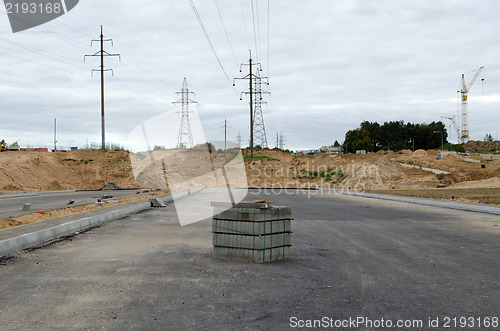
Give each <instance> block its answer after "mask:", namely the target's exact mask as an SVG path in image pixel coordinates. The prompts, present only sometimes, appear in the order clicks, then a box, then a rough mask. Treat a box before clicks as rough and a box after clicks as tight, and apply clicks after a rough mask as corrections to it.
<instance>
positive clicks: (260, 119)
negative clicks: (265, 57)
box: [253, 72, 270, 148]
mask: <svg viewBox="0 0 500 331" xmlns="http://www.w3.org/2000/svg"><path fill="white" fill-rule="evenodd" d="M256 76H257V77H258V78H257V79H255V81H254V82H255V86H254V89H255V94H254V115H253V116H254V117H253V118H254V122H253V129H254V141H257V144H259V145H260V147H261V148H267V147H268V145H267V136H266V126H265V125H264V115H263V114H262V105H263V104H266V102H264V101H262V94H270V92H267V91H262V78H260V76H259V72H257V75H256Z"/></svg>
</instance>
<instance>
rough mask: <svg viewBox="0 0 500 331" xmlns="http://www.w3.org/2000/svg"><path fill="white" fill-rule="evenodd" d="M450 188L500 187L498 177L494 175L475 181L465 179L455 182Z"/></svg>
mask: <svg viewBox="0 0 500 331" xmlns="http://www.w3.org/2000/svg"><path fill="white" fill-rule="evenodd" d="M451 187H452V188H486V187H495V188H496V187H500V178H499V177H494V178H489V179H480V180H475V181H466V182H461V183H457V184H455V185H453V186H451Z"/></svg>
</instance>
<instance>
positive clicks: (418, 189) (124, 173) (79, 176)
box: [0, 142, 500, 229]
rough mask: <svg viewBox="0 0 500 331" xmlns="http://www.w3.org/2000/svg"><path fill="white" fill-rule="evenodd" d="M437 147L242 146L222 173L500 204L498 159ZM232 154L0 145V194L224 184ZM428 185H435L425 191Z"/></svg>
mask: <svg viewBox="0 0 500 331" xmlns="http://www.w3.org/2000/svg"><path fill="white" fill-rule="evenodd" d="M470 145H471V148H472V147H473V148H475V149H480V148H482V147H481V146H482V144H480V143H479V142H474V143H471V144H470ZM478 146H479V147H478ZM486 147H491V146H489V145H488V146H486ZM437 153H438V152H437V151H424V150H417V151H415V152H412V151H410V150H403V151H400V152H399V153H395V152H378V153H370V154H367V155H353V154H347V155H335V154H332V155H318V156H293V155H291V154H289V153H284V152H281V151H274V150H256V151H255V158H254V159H253V160H251V159H250V158H249V154H250V151H249V150H243V155H244V157H245V162H244V165H241V168H238V167H239V166H238V164H237V163H236V164H229V166H226V167H227V168H228V169H229V170H228V173H226V174H225V175H226V177H228V176H229V178H231V179H232V182H233V186H244V185H245V184H248V186H249V187H268V188H271V187H274V188H285V187H287V188H319V187H328V188H339V189H343V188H351V189H358V190H376V189H392V188H394V189H407V190H408V191H397V192H400V193H401V192H407V193H408V194H411V195H413V196H426V193H427V192H431V193H428V194H427V196H430V197H434V198H444V199H449V198H450V197H451V196H452V195H455V196H457V197H458V198H459V199H465V200H464V201H473V202H482V203H493V204H500V201H499V198H498V196H499V195H500V193H499V191H498V188H500V160H498V159H495V160H484V159H481V158H480V156H479V155H477V154H475V155H471V156H460V155H458V154H453V155H447V156H445V157H444V158H442V159H440V160H438V159H437ZM236 154H237V153H236ZM236 154H234V155H230V156H228V155H226V156H225V155H224V154H223V153H220V152H219V153H214V154H212V155H210V154H209V153H208V150H207V148H206V146H198V147H197V148H194V149H192V150H188V151H156V152H154V154H153V155H152V157H150V156H148V157H140V156H137V155H130V154H129V153H128V152H126V151H101V150H77V151H71V152H66V153H36V152H4V153H0V193H4V194H8V193H13V192H29V191H51V190H66V189H85V190H95V189H99V188H101V187H102V186H104V185H105V184H107V183H114V184H116V185H118V186H120V187H123V188H128V187H147V188H163V189H168V188H171V189H172V188H173V190H182V189H185V188H187V187H189V186H198V185H201V184H203V185H206V186H221V185H225V181H224V176H223V174H222V171H220V168H221V166H222V165H223V164H226V163H227V162H228V160H231V159H232V158H233V157H234V156H235V155H236ZM240 160H241V159H240ZM231 162H232V161H231ZM403 165H406V166H403ZM408 166H412V167H408ZM421 168H431V169H438V170H443V171H447V172H449V174H446V175H436V174H434V173H432V172H430V171H425V170H423V169H421ZM214 169H215V171H216V173H217V176H215V179H214V176H206V174H207V173H209V172H211V171H213V170H214ZM217 169H219V170H217ZM245 170H246V181H245ZM134 175H135V176H134ZM188 177H189V178H193V179H192V180H189V181H183V178H188ZM234 183H236V185H234ZM434 188H440V190H432V189H434ZM445 188H446V189H445ZM486 188H496V189H495V190H488V189H486ZM422 189H423V191H422ZM483 189H484V190H483ZM401 194H403V193H401ZM433 194H435V195H433ZM140 198H144V196H142V197H140ZM122 201H124V202H125V201H130V200H127V199H124V200H122ZM81 208H82V207H74V208H67V209H64V210H58V211H53V212H48V213H44V214H32V215H26V216H22V217H21V218H16V219H9V220H7V221H3V222H2V224H1V225H0V229H2V228H5V226H16V225H20V224H27V223H32V222H37V221H40V220H43V219H48V218H54V217H59V216H62V215H66V214H68V213H75V212H80V211H84V210H89V209H87V208H90V209H93V208H95V207H94V206H86V207H84V208H83V209H81Z"/></svg>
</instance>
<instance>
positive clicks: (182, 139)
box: [173, 77, 197, 148]
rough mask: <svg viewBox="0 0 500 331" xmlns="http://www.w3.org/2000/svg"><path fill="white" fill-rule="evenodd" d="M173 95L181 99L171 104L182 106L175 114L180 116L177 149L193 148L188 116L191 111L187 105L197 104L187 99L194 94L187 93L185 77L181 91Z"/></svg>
mask: <svg viewBox="0 0 500 331" xmlns="http://www.w3.org/2000/svg"><path fill="white" fill-rule="evenodd" d="M175 93H176V94H177V95H180V96H181V99H180V100H178V101H175V102H173V104H181V105H182V110H181V111H178V112H177V113H178V114H181V115H182V119H181V125H180V127H179V137H178V138H177V148H191V147H193V146H194V143H193V133H192V131H191V122H190V120H189V114H192V113H193V111H191V110H190V109H189V104H191V103H197V102H196V101H193V100H191V99H189V95H190V94H194V92H191V91H189V88H188V85H187V80H186V77H184V82H183V83H182V90H181V91H180V92H175Z"/></svg>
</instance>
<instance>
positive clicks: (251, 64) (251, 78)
mask: <svg viewBox="0 0 500 331" xmlns="http://www.w3.org/2000/svg"><path fill="white" fill-rule="evenodd" d="M243 66H248V68H249V74H248V75H246V76H244V77H242V78H235V79H234V81H233V86H236V84H235V81H236V79H245V80H249V87H250V90H249V91H246V92H242V94H243V93H244V94H248V95H250V157H251V158H252V159H253V142H254V141H253V130H254V118H253V117H254V95H255V94H256V92H255V91H254V81H255V80H267V77H260V76H258V75H256V74H254V73H253V67H254V66H257V67H258V69H257V70H258V71H262V69H261V67H260V63H254V62H253V61H252V53H251V52H250V60H248V63H244V64H242V65H241V67H243ZM241 67H240V72H242V68H241ZM267 85H269V83H268V82H267ZM260 94H262V93H259V95H260ZM240 100H243V98H242V97H240Z"/></svg>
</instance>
